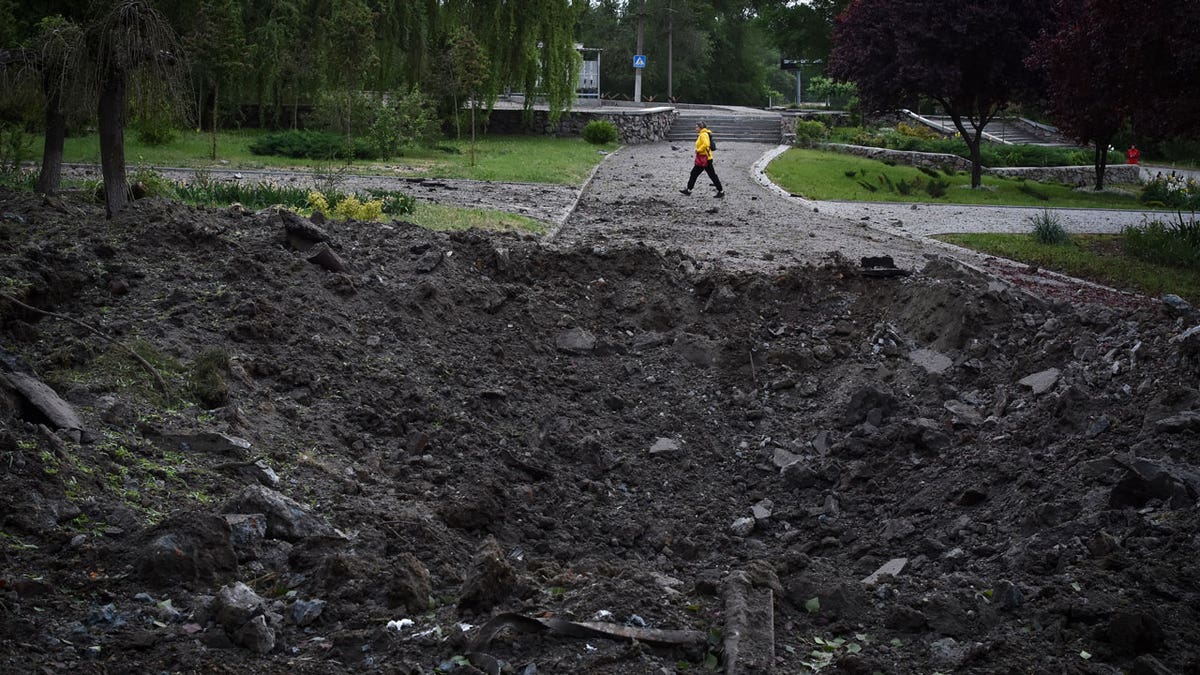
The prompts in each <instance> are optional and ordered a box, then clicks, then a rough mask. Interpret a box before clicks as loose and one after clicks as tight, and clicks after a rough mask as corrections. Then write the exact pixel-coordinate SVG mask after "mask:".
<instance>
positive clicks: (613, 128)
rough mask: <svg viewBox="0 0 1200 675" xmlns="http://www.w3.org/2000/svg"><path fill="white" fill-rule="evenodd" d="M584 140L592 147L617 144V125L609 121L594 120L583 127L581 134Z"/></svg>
mask: <svg viewBox="0 0 1200 675" xmlns="http://www.w3.org/2000/svg"><path fill="white" fill-rule="evenodd" d="M580 135H582V136H583V140H585V141H587V142H588V143H591V144H592V145H608V144H610V143H616V142H617V138H618V136H619V134H618V133H617V125H615V124H613V123H612V122H609V121H608V120H592V121H591V122H588V123H587V124H586V125H584V127H583V131H582V132H581V134H580Z"/></svg>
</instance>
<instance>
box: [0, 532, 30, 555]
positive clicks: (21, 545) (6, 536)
mask: <svg viewBox="0 0 1200 675" xmlns="http://www.w3.org/2000/svg"><path fill="white" fill-rule="evenodd" d="M0 544H3V545H4V548H11V549H14V550H18V551H31V550H34V549H36V548H37V546H35V545H34V544H26V543H25V542H24V541H22V540H21V538H20V537H18V536H17V535H15V534H12V533H10V532H5V531H4V530H0Z"/></svg>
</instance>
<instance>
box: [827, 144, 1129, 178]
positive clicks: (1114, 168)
mask: <svg viewBox="0 0 1200 675" xmlns="http://www.w3.org/2000/svg"><path fill="white" fill-rule="evenodd" d="M825 147H827V148H830V149H832V150H836V151H837V152H844V153H846V154H848V155H856V156H858V157H866V158H867V159H875V160H879V161H885V160H886V161H891V162H894V163H896V164H905V165H908V166H916V167H925V168H927V169H938V170H944V169H945V167H952V168H953V169H955V170H956V171H970V170H971V162H970V160H967V159H965V158H963V157H959V156H958V155H946V154H940V153H934V152H912V151H909V150H890V149H888V148H872V147H867V146H862V145H843V144H840V143H829V144H827V145H826V146H825ZM983 172H984V173H985V174H987V175H989V176H1003V177H1006V178H1016V177H1020V176H1024V177H1025V178H1027V179H1028V180H1033V181H1038V182H1042V183H1062V184H1064V185H1075V186H1086V185H1094V184H1095V183H1096V169H1095V167H1091V166H1014V167H997V168H994V169H993V168H988V167H984V168H983ZM1139 175H1140V168H1139V167H1137V166H1135V165H1130V164H1116V165H1109V166H1107V167H1105V170H1104V182H1105V183H1114V184H1133V183H1138V182H1140V181H1139Z"/></svg>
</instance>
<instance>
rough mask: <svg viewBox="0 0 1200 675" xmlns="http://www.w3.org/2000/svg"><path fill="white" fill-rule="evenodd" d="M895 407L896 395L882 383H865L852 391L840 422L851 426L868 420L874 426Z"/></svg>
mask: <svg viewBox="0 0 1200 675" xmlns="http://www.w3.org/2000/svg"><path fill="white" fill-rule="evenodd" d="M895 408H896V397H895V396H894V395H893V394H892V392H891V390H890V389H888V388H887V387H885V386H882V385H867V386H865V387H862V388H860V389H858V390H857V391H855V392H854V394H853V395H851V397H850V401H849V402H848V403H847V404H846V409H845V411H844V412H843V413H842V424H843V425H845V426H853V425H855V424H860V423H862V422H864V421H865V422H870V423H871V424H874V425H875V426H879V424H880V423H881V422H882V421H883V420H884V419H886V418H887V417H888V416H889V415H890V414H891V413H892V411H893V410H894V409H895Z"/></svg>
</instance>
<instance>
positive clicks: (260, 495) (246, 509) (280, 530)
mask: <svg viewBox="0 0 1200 675" xmlns="http://www.w3.org/2000/svg"><path fill="white" fill-rule="evenodd" d="M224 511H225V513H261V514H264V515H265V516H266V518H267V537H269V538H271V539H283V540H285V541H291V542H296V541H300V540H303V539H309V538H312V537H334V536H337V531H336V530H334V529H333V528H332V527H331V526H330V525H329V524H328V523H326V522H325V521H323V520H321V519H320V518H318V517H316V516H314V515H312V514H310V513H309V512H308V511H306V510H305V509H304V507H303V506H301V505H300V504H299V503H298V502H296V501H295V500H293V499H291V498H290V497H287V496H285V495H282V494H280V493H278V492H276V491H274V490H272V489H270V488H267V487H264V486H262V485H251V486H249V487H247V488H244V489H243V490H242V491H241V492H239V493H238V494H236V495H234V497H233V499H231V500H229V502H228V503H227V504H226V505H225V509H224Z"/></svg>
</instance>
